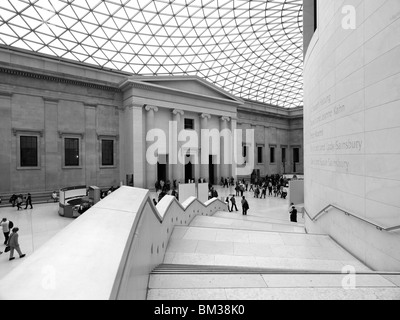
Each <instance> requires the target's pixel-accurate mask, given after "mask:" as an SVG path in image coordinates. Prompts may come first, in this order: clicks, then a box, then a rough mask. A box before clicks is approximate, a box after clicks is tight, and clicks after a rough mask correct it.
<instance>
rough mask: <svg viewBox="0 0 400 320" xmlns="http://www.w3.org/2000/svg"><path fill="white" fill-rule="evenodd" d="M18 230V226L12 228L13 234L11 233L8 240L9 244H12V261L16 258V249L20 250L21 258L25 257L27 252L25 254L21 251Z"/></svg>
mask: <svg viewBox="0 0 400 320" xmlns="http://www.w3.org/2000/svg"><path fill="white" fill-rule="evenodd" d="M18 231H19V229H18V228H14V229H12V234H11V235H10V238H9V240H8V245H9V246H10V259H9V260H10V261H11V260H14V259H15V258H14V250H16V251H17V252H18V254H19V257H20V258H23V257H25V254H23V253H22V252H21V249H20V247H19V242H18V237H19V235H18Z"/></svg>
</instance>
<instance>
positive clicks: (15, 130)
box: [12, 128, 44, 137]
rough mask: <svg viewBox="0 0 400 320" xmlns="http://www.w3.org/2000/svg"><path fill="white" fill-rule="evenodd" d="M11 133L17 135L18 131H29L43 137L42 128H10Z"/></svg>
mask: <svg viewBox="0 0 400 320" xmlns="http://www.w3.org/2000/svg"><path fill="white" fill-rule="evenodd" d="M12 133H13V135H14V136H17V134H18V133H22V134H24V133H31V134H38V135H39V136H40V137H43V134H44V130H34V129H22V128H12Z"/></svg>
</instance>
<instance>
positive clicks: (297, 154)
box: [293, 148, 300, 163]
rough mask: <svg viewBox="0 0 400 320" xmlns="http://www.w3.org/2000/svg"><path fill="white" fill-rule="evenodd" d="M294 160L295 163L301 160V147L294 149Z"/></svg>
mask: <svg viewBox="0 0 400 320" xmlns="http://www.w3.org/2000/svg"><path fill="white" fill-rule="evenodd" d="M293 162H295V163H299V162H300V149H299V148H294V149H293Z"/></svg>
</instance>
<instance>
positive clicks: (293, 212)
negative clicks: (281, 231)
mask: <svg viewBox="0 0 400 320" xmlns="http://www.w3.org/2000/svg"><path fill="white" fill-rule="evenodd" d="M290 222H296V223H297V209H296V207H295V206H292V209H291V210H290Z"/></svg>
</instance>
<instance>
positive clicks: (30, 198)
mask: <svg viewBox="0 0 400 320" xmlns="http://www.w3.org/2000/svg"><path fill="white" fill-rule="evenodd" d="M28 205H29V206H31V209H33V206H32V196H31V194H30V193H28V197H27V198H26V206H25V210H26V209H28Z"/></svg>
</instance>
